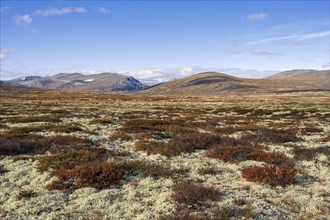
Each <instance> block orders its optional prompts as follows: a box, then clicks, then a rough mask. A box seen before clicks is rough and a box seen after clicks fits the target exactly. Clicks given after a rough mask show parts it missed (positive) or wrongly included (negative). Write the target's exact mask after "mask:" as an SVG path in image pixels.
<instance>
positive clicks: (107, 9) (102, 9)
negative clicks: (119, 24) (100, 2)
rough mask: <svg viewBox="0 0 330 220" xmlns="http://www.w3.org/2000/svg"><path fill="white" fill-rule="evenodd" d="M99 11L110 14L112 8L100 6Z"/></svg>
mask: <svg viewBox="0 0 330 220" xmlns="http://www.w3.org/2000/svg"><path fill="white" fill-rule="evenodd" d="M97 11H98V12H99V13H102V14H110V13H111V11H110V9H109V8H106V7H99V8H98V9H97Z"/></svg>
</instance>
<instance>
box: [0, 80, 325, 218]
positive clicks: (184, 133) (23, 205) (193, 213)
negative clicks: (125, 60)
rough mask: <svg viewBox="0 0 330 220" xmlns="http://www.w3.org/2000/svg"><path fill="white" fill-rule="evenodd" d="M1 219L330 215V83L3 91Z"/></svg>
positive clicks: (12, 88)
mask: <svg viewBox="0 0 330 220" xmlns="http://www.w3.org/2000/svg"><path fill="white" fill-rule="evenodd" d="M0 102H1V105H0V188H1V190H0V218H1V219H42V220H44V219H160V220H171V219H188V220H189V219H192V220H198V219H328V218H329V213H330V210H329V205H330V188H329V185H330V175H329V173H330V162H329V155H330V135H329V134H330V126H329V124H330V108H329V107H330V106H329V103H330V99H329V93H328V92H315V93H312V92H305V93H293V92H292V93H279V94H275V93H273V94H271V93H268V94H266V93H265V94H250V95H249V94H244V95H242V94H240V95H239V94H230V95H226V94H223V95H219V96H205V97H201V96H200V97H184V96H170V97H168V96H143V95H134V94H131V95H109V94H96V93H69V92H63V91H44V90H38V89H30V88H29V89H27V88H24V87H16V86H11V85H1V89H0Z"/></svg>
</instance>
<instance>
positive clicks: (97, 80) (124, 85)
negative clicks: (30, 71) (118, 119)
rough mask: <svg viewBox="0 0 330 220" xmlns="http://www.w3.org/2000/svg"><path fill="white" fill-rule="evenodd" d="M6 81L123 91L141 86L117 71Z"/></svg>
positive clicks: (55, 87)
mask: <svg viewBox="0 0 330 220" xmlns="http://www.w3.org/2000/svg"><path fill="white" fill-rule="evenodd" d="M8 82H9V83H12V84H19V85H25V86H28V87H37V88H46V89H60V90H71V91H94V92H125V91H134V90H138V89H141V88H142V84H141V83H140V82H139V81H138V80H136V79H135V78H133V77H130V76H125V75H121V74H117V73H100V74H93V75H83V74H80V73H70V74H68V73H59V74H56V75H54V76H47V77H40V76H27V77H23V78H17V79H13V80H9V81H8Z"/></svg>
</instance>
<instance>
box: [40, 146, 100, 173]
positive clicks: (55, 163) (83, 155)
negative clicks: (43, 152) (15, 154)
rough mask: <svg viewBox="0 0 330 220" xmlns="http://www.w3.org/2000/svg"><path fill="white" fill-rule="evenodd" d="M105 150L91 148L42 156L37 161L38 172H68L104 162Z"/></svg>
mask: <svg viewBox="0 0 330 220" xmlns="http://www.w3.org/2000/svg"><path fill="white" fill-rule="evenodd" d="M105 153H106V150H105V149H103V148H91V149H89V150H75V151H68V152H65V153H58V154H53V155H48V156H44V157H42V158H41V159H39V163H38V170H39V171H41V172H43V171H46V170H48V169H53V170H68V169H73V168H75V167H77V166H80V165H82V164H85V163H88V162H92V161H96V160H99V161H100V160H104V159H105V158H104V155H105Z"/></svg>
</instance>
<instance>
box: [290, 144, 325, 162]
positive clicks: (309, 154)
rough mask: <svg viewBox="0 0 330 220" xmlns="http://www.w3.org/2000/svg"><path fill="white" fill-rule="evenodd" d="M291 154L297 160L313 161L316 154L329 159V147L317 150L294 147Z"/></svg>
mask: <svg viewBox="0 0 330 220" xmlns="http://www.w3.org/2000/svg"><path fill="white" fill-rule="evenodd" d="M292 151H293V154H294V157H295V159H298V160H313V159H314V158H315V156H316V155H317V154H324V155H326V156H327V157H330V146H321V147H317V148H306V147H299V146H298V147H294V148H293V150H292Z"/></svg>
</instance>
